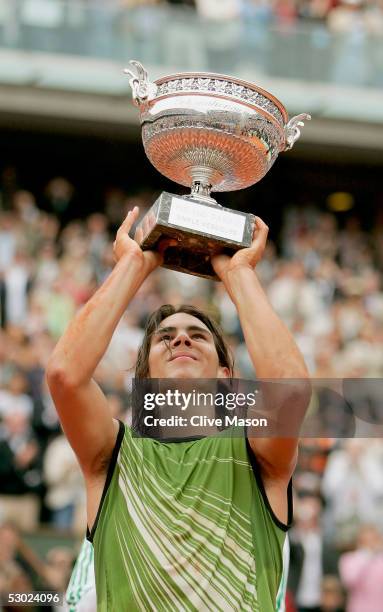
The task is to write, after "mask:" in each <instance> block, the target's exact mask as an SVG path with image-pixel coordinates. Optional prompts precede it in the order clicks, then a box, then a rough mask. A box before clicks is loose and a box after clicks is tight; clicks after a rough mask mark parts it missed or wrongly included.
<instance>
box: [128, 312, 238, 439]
mask: <svg viewBox="0 0 383 612" xmlns="http://www.w3.org/2000/svg"><path fill="white" fill-rule="evenodd" d="M179 312H184V313H186V314H189V315H191V316H193V317H196V318H197V319H199V320H200V321H201V322H202V323H204V324H205V325H206V327H207V328H208V329H209V330H210V331H211V333H212V334H213V339H214V344H215V348H216V351H217V355H218V362H219V365H220V366H222V367H226V368H228V369H229V372H230V378H232V377H233V374H234V359H233V355H232V353H231V350H230V348H229V347H228V345H227V343H226V341H225V339H224V336H223V332H222V329H221V327H220V326H219V324H218V323H217V322H216V321H214V319H213V318H212V317H210V316H209V315H208V314H207V313H206V312H203V311H202V310H200V309H199V308H196V307H195V306H192V305H190V304H181V305H180V306H173V305H172V304H164V305H163V306H161V307H160V308H158V309H157V310H155V311H154V312H153V313H152V314H151V315H150V317H149V319H148V321H147V323H146V326H145V330H144V338H143V340H142V343H141V346H140V348H139V349H138V355H137V361H136V367H135V373H134V380H133V387H132V407H133V422H132V426H133V429H135V430H136V431H137V432H138V433H139V434H141V435H144V434H145V431H144V428H143V425H142V417H143V410H142V406H141V404H142V401H141V399H140V385H137V384H135V380H138V381H139V380H143V379H147V378H150V376H149V353H150V347H151V341H152V337H153V334H154V333H155V332H156V330H157V328H158V326H159V325H160V323H161V321H163V320H164V319H166V318H167V317H170V316H171V315H173V314H177V313H179ZM169 350H170V347H169ZM135 408H136V409H135Z"/></svg>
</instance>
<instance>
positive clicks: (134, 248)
mask: <svg viewBox="0 0 383 612" xmlns="http://www.w3.org/2000/svg"><path fill="white" fill-rule="evenodd" d="M139 212H140V210H139V208H138V206H135V207H134V208H133V210H130V211H129V212H128V214H127V216H126V218H125V220H124V221H123V223H122V224H121V226H120V228H119V229H118V231H117V235H116V240H115V241H114V244H113V253H114V259H115V261H116V263H117V261H119V260H120V259H121V258H122V257H125V256H126V255H128V256H130V257H133V258H137V260H138V261H139V262H140V264H141V266H142V271H143V273H144V276H145V277H146V276H147V275H148V274H150V273H151V272H152V271H153V270H154V269H155V268H157V267H158V266H160V265H161V264H162V262H163V253H164V251H165V249H166V248H167V247H168V246H171V245H172V244H177V241H176V240H174V239H164V240H162V241H161V242H160V244H159V249H158V251H151V250H148V251H143V250H142V249H141V247H140V244H141V242H142V239H143V237H144V235H145V234H146V231H145V232H144V229H146V227H147V225H148V223H149V217H148V215H147V216H146V217H145V220H144V228H143V227H141V226H140V227H138V228H137V229H136V232H135V235H134V238H131V237H130V236H129V232H130V230H131V229H132V227H133V225H134V223H135V222H136V221H137V219H138V216H139ZM149 214H150V213H149Z"/></svg>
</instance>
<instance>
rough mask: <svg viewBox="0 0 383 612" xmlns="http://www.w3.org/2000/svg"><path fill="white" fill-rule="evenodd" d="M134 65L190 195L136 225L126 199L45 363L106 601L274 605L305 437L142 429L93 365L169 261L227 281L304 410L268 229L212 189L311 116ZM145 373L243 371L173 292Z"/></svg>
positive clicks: (262, 375)
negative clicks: (263, 265)
mask: <svg viewBox="0 0 383 612" xmlns="http://www.w3.org/2000/svg"><path fill="white" fill-rule="evenodd" d="M133 68H134V69H135V71H129V72H130V75H131V84H132V87H133V96H134V99H135V101H136V103H137V104H138V105H139V107H140V111H141V122H142V128H143V139H144V145H145V150H146V153H147V155H148V157H149V159H150V160H151V161H152V163H154V165H156V167H157V168H159V169H160V170H161V172H163V173H164V174H165V175H166V176H169V177H170V178H173V179H175V180H178V181H179V182H180V183H182V184H189V185H191V187H192V193H191V194H190V196H185V197H179V196H173V195H172V194H169V193H163V194H162V195H161V196H160V198H159V199H158V200H157V202H155V203H154V205H153V206H152V208H151V209H150V211H149V212H148V214H147V215H146V216H145V217H144V219H143V220H142V221H141V223H139V224H138V226H137V229H136V233H135V236H134V238H132V237H131V236H130V235H129V233H130V232H131V230H132V228H133V225H134V224H136V223H137V222H138V217H139V210H138V208H137V207H135V208H134V209H133V210H131V211H129V213H128V215H127V217H126V219H125V220H124V222H123V223H122V225H121V227H120V228H119V230H118V232H117V236H116V240H115V243H114V254H115V261H116V264H115V267H114V269H113V271H112V273H111V274H110V276H109V277H108V278H107V279H106V281H105V282H104V283H103V284H102V286H101V287H100V288H99V289H98V290H97V291H96V292H95V294H94V295H93V296H92V298H91V299H90V300H89V301H88V303H87V304H86V305H85V306H84V307H83V308H82V310H81V311H80V312H79V313H78V314H77V316H76V317H75V318H74V320H73V321H72V322H71V324H70V325H69V327H68V329H67V330H66V332H65V334H64V335H63V336H62V338H61V339H60V340H59V342H58V344H57V346H56V348H55V350H54V353H53V355H52V357H51V359H50V362H49V364H48V369H47V379H48V383H49V387H50V390H51V393H52V397H53V399H54V402H55V405H56V408H57V411H58V413H59V416H60V420H61V424H62V426H63V429H64V431H65V433H66V435H67V437H68V440H69V442H70V444H71V445H72V447H73V449H74V451H75V453H76V455H77V458H78V461H79V463H80V466H81V468H82V471H83V474H84V478H85V482H86V489H87V515H88V530H89V531H88V539H89V540H90V541H91V542H92V543H93V546H94V553H95V575H96V588H97V609H98V610H99V611H101V612H106V611H110V612H112V611H118V612H120V611H129V612H130V611H134V610H154V611H164V612H165V611H166V612H170V611H173V610H193V611H197V610H212V611H217V610H222V611H228V610H237V611H239V610H243V611H244V610H249V611H250V610H259V611H260V612H269V611H273V610H275V609H276V605H277V603H276V602H277V594H278V589H279V586H280V582H281V578H282V551H283V546H284V543H285V539H286V532H287V530H288V528H289V526H290V524H291V521H292V490H291V476H292V473H293V470H294V468H295V465H296V459H297V436H291V435H290V436H289V437H283V435H282V436H281V435H279V436H271V437H268V438H266V437H259V436H257V435H255V434H254V432H253V431H252V429H251V428H247V429H245V430H244V432H243V435H242V436H231V435H227V434H226V432H225V431H221V432H220V433H219V434H218V435H213V436H204V437H200V436H199V437H196V438H194V439H190V438H188V439H186V438H185V439H181V440H175V439H174V440H171V441H169V440H168V441H161V440H158V439H156V438H151V437H150V436H148V437H137V436H135V435H134V432H133V431H132V428H131V427H128V426H127V425H124V424H123V423H121V422H119V421H116V420H114V419H113V418H112V416H111V414H110V410H109V407H108V404H107V400H106V398H105V396H104V394H103V392H102V391H101V389H100V387H99V386H98V385H97V383H96V382H95V381H94V379H93V375H94V372H95V370H96V368H97V365H98V363H99V362H100V360H101V358H102V357H103V355H104V353H105V352H106V350H107V348H108V345H109V343H110V340H111V338H112V335H113V332H114V330H115V328H116V326H117V324H118V322H119V320H120V318H121V317H122V315H123V313H124V312H125V310H126V308H128V307H129V303H130V301H131V300H132V299H133V298H134V296H135V294H136V292H137V291H138V289H139V288H140V286H141V285H142V283H143V282H144V281H145V279H146V278H147V277H148V276H149V275H150V274H151V273H152V272H153V271H154V270H155V269H156V268H157V267H158V266H160V265H163V266H166V267H170V268H173V269H177V270H181V271H183V272H186V273H191V274H196V275H199V276H203V277H206V278H213V279H215V280H217V281H221V282H222V283H223V284H224V286H225V289H226V291H227V292H228V294H229V296H230V298H231V300H232V301H233V303H234V304H235V307H236V309H237V312H238V316H239V319H240V322H241V326H242V330H243V333H244V337H245V341H246V345H247V349H248V352H249V355H250V358H251V361H252V363H253V365H254V370H255V373H256V376H257V377H258V378H259V379H297V380H300V381H301V385H300V386H299V391H300V392H299V393H297V387H294V388H293V390H292V397H291V399H292V400H293V402H294V409H296V410H297V411H298V412H299V413H300V414H302V415H303V414H304V411H305V408H306V406H307V403H308V398H309V393H308V392H307V385H306V384H305V381H307V377H308V373H307V369H306V366H305V364H304V361H303V358H302V355H301V354H300V352H299V350H298V348H297V346H296V344H295V342H294V339H293V337H292V336H291V334H290V333H289V331H288V329H287V328H286V327H285V325H284V324H283V323H282V321H280V319H279V318H278V317H277V315H276V314H275V313H274V311H273V310H272V308H271V306H270V304H269V302H268V300H267V297H266V295H265V293H264V292H263V289H262V287H261V285H260V283H259V280H258V278H257V273H256V265H257V263H258V262H259V261H260V259H261V257H262V254H263V251H264V248H265V245H266V240H267V233H268V228H267V226H266V225H265V223H264V222H263V221H262V220H261V219H260V218H259V217H255V216H253V215H248V214H245V213H241V212H238V211H229V210H227V209H225V208H222V207H221V206H220V205H219V204H217V202H216V201H215V200H214V199H213V198H212V197H211V195H210V193H211V191H212V190H215V191H219V190H225V189H226V190H230V189H238V188H242V187H245V186H248V185H251V184H252V183H254V182H256V181H257V180H259V179H260V178H261V177H262V176H263V175H264V174H265V173H266V172H267V170H268V169H269V168H270V166H271V165H272V163H273V162H274V161H275V159H276V157H277V155H278V153H279V151H282V150H285V149H288V148H291V146H292V144H293V143H294V141H295V140H296V139H297V137H298V136H299V129H298V127H297V126H298V125H301V119H302V118H303V116H298V118H295V119H293V120H291V121H290V122H287V114H286V111H285V110H284V108H283V106H282V105H281V104H280V102H278V101H277V100H276V99H275V98H274V97H273V96H271V95H270V94H268V93H267V92H265V91H263V90H261V89H259V88H257V87H255V86H254V85H253V84H250V83H245V82H242V81H239V80H237V79H232V78H231V77H224V76H222V75H210V74H204V73H201V74H193V75H190V74H182V75H171V76H169V77H165V78H164V79H160V80H159V81H156V82H155V83H150V82H149V81H148V78H147V75H146V72H145V71H144V69H143V68H142V66H141V65H140V64H138V63H137V62H134V63H133ZM135 377H136V379H173V380H174V379H176V380H177V379H178V380H180V381H181V380H185V379H187V380H195V381H196V384H198V380H200V379H221V380H225V379H227V380H230V379H231V378H232V377H233V361H232V358H231V355H230V351H229V350H228V348H227V345H226V343H225V340H224V338H223V336H222V333H221V331H220V329H219V327H218V326H217V324H216V323H215V322H214V321H212V320H211V319H210V318H209V317H208V316H207V315H206V314H205V313H203V312H201V311H199V310H197V309H196V308H194V307H191V306H178V307H174V306H171V305H164V306H162V307H161V308H160V309H158V310H157V311H156V312H154V313H153V314H152V316H151V317H150V318H149V321H148V323H147V326H146V329H145V335H144V339H143V342H142V345H141V347H140V349H139V353H138V358H137V364H136V371H135ZM289 399H290V398H285V400H286V405H288V404H289V401H288V400H289Z"/></svg>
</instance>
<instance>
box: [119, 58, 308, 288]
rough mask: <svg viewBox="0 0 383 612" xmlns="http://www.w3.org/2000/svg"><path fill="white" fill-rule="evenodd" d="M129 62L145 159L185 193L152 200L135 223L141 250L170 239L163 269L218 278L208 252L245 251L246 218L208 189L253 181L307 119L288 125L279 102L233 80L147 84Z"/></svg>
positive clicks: (202, 77)
mask: <svg viewBox="0 0 383 612" xmlns="http://www.w3.org/2000/svg"><path fill="white" fill-rule="evenodd" d="M129 64H130V66H131V68H127V69H126V70H125V73H127V74H129V76H130V81H129V83H130V86H131V88H132V93H133V101H134V103H135V104H136V105H137V106H138V108H139V110H140V121H141V126H142V140H143V143H144V148H145V152H146V155H147V156H148V158H149V160H150V161H151V163H152V164H153V166H154V167H155V168H157V170H159V172H161V173H162V174H164V175H165V176H166V177H167V178H169V179H171V180H173V181H175V182H177V183H180V184H181V185H184V186H186V187H191V193H190V194H188V195H184V196H178V195H173V194H171V193H168V192H163V193H162V194H161V195H160V197H159V198H158V199H157V200H156V202H155V203H154V204H153V206H152V207H151V208H150V210H149V211H148V213H147V214H146V215H145V217H144V218H143V219H142V221H141V223H140V226H141V227H142V229H143V239H142V242H141V247H142V249H144V250H146V249H153V250H155V249H156V248H157V247H158V244H159V242H160V241H161V240H162V239H165V238H171V239H175V240H176V241H177V245H176V246H170V247H168V248H167V249H166V250H165V253H164V262H163V266H164V267H166V268H171V269H173V270H180V271H181V272H186V273H188V274H195V275H196V276H203V277H205V278H211V279H214V280H219V279H218V278H217V276H216V274H215V272H214V270H213V267H212V265H211V261H210V257H211V255H212V254H216V253H227V254H228V255H233V254H234V253H235V252H236V251H237V250H238V249H241V248H244V247H248V246H250V244H251V241H252V235H253V228H254V215H252V214H250V213H244V212H240V211H237V210H231V209H229V208H224V207H222V206H221V205H220V204H218V202H217V201H216V200H215V199H214V198H212V197H211V192H212V191H234V190H236V189H244V188H245V187H249V186H250V185H253V184H254V183H257V182H258V181H259V180H260V179H261V178H262V177H264V176H265V174H266V172H268V171H269V170H270V168H271V166H272V165H273V163H274V162H275V160H276V158H277V156H278V153H280V152H281V151H288V150H289V149H291V148H292V146H293V145H294V143H295V141H296V140H297V139H298V138H299V136H300V129H299V128H300V127H301V126H303V120H308V119H310V118H311V117H310V115H307V114H300V115H297V116H296V117H293V118H292V119H290V121H289V118H288V115H287V112H286V109H285V108H284V106H283V105H282V104H281V102H279V100H277V99H276V98H275V97H274V96H272V95H271V94H270V93H268V92H267V91H265V90H264V89H261V88H260V87H257V86H256V85H253V83H248V82H246V81H241V80H240V79H236V78H233V77H228V76H224V75H221V74H211V73H206V72H198V73H197V72H196V73H181V74H171V75H168V76H165V77H162V78H161V79H158V80H157V81H154V82H153V83H152V82H151V81H149V79H148V74H147V72H146V70H145V69H144V67H143V66H142V65H141V64H140V63H139V62H136V61H131V62H129Z"/></svg>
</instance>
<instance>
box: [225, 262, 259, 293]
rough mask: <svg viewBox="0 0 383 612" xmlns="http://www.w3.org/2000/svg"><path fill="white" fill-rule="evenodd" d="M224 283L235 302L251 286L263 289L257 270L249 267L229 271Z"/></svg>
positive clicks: (242, 266)
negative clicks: (242, 291)
mask: <svg viewBox="0 0 383 612" xmlns="http://www.w3.org/2000/svg"><path fill="white" fill-rule="evenodd" d="M222 281H223V283H224V285H225V288H226V290H227V292H228V293H229V295H230V296H231V298H232V300H233V301H235V297H236V296H237V297H239V293H240V292H241V290H242V289H243V288H248V287H249V284H250V285H252V286H259V288H260V289H261V285H260V283H259V280H258V277H257V274H256V271H255V269H254V268H252V267H251V266H248V265H238V266H236V267H234V268H231V269H230V270H227V272H226V274H225V277H224V278H223V279H222Z"/></svg>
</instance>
